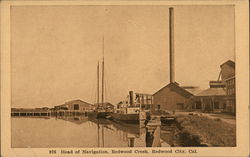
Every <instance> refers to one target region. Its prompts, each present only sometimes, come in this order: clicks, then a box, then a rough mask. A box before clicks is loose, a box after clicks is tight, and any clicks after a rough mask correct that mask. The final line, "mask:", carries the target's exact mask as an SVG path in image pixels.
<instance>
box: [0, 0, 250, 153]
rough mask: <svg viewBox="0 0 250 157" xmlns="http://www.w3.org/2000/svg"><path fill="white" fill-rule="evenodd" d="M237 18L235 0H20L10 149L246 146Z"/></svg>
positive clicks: (14, 18) (12, 13) (13, 44)
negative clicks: (65, 1)
mask: <svg viewBox="0 0 250 157" xmlns="http://www.w3.org/2000/svg"><path fill="white" fill-rule="evenodd" d="M59 4H61V3H59ZM236 25H237V24H236V6H235V5H232V4H228V5H226V4H224V5H213V4H205V5H201V4H199V5H194V4H193V5H185V4H182V5H180V4H178V5H174V4H168V3H165V4H164V5H153V4H152V5H143V4H139V5H138V4H137V5H131V4H129V5H127V4H124V5H117V4H116V5H113V4H112V3H110V4H105V5H101V4H100V5H99V4H97V3H95V5H91V4H89V5H85V4H84V5H11V6H10V7H9V73H8V75H9V81H10V82H9V84H10V85H9V87H10V88H9V93H10V96H9V101H10V103H9V104H10V106H9V110H8V111H7V112H5V114H4V115H6V116H9V122H8V123H9V126H10V128H9V129H10V130H9V133H10V137H9V140H10V143H9V144H10V148H9V149H13V150H15V149H17V148H20V149H25V148H28V149H29V150H32V149H35V148H47V149H48V150H49V151H48V153H49V154H57V155H59V154H63V155H65V154H66V155H69V154H72V153H77V151H75V152H74V150H73V148H86V150H83V153H84V154H95V153H93V151H89V150H87V149H88V148H98V150H99V149H100V148H103V149H102V150H99V152H98V153H99V154H106V155H107V154H110V153H111V154H112V155H114V154H125V155H126V154H131V153H132V152H133V153H140V154H144V153H145V154H147V155H148V154H152V153H156V154H157V153H172V151H173V150H171V149H170V148H175V147H177V148H180V149H181V148H186V147H190V148H194V150H192V151H190V150H189V151H188V153H197V152H196V151H197V150H195V149H196V148H198V149H199V148H204V147H211V148H214V147H216V148H230V149H234V148H237V147H239V145H238V143H239V141H238V140H239V137H238V136H239V134H238V133H237V132H238V129H237V126H238V125H239V119H238V118H237V117H239V116H240V115H241V112H239V111H240V110H241V109H240V108H239V107H243V106H245V107H246V109H247V106H248V105H249V104H248V103H247V102H246V104H242V101H240V100H238V99H242V97H241V98H238V92H239V89H238V88H239V86H238V81H237V80H240V78H238V77H240V76H241V75H239V74H238V73H237V72H239V70H238V71H237V66H238V64H240V63H239V59H238V57H237V54H238V53H245V51H242V52H238V48H237V42H236V41H237V38H236V37H237V31H236ZM240 66H241V65H239V67H240ZM1 80H2V79H1ZM246 85H247V83H246ZM237 86H238V87H237ZM1 91H2V92H3V90H1ZM242 91H243V90H242ZM242 91H241V92H242ZM245 94H247V93H245ZM2 96H3V95H2ZM238 102H241V103H238ZM2 128H3V125H2ZM246 137H248V136H246ZM1 143H2V145H3V141H1ZM133 147H134V148H144V149H145V150H144V149H143V150H144V152H143V151H142V150H140V149H139V150H136V151H134V150H133V149H132V148H133ZM149 147H151V148H152V150H150V151H149V150H148V149H147V148H149ZM161 147H163V148H165V149H163V152H161V150H159V149H158V148H161ZM52 148H55V150H53V149H52ZM59 148H65V150H60V151H58V149H59ZM71 148H72V149H71ZM106 148H108V149H111V151H110V152H109V151H107V150H106ZM117 148H121V149H117ZM123 148H126V149H124V150H123ZM128 148H131V149H128ZM156 148H157V149H156ZM167 148H168V150H167ZM56 149H57V150H56ZM79 151H80V150H79ZM164 151H165V152H164ZM185 151H186V150H183V153H184V152H185ZM59 152H60V153H59ZM149 152H150V153H149ZM180 152H181V150H180ZM98 153H97V154H98ZM173 153H178V152H176V150H175V151H173ZM185 153H186V152H185ZM16 155H17V154H16ZM161 155H162V154H161ZM165 155H166V154H165ZM168 155H171V154H168ZM181 155H183V154H181ZM196 155H197V154H196ZM17 156H18V155H17Z"/></svg>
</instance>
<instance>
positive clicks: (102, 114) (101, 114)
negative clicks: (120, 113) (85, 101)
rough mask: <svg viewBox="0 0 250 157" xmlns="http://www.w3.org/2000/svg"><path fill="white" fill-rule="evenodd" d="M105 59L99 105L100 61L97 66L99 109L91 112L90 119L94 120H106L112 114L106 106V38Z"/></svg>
mask: <svg viewBox="0 0 250 157" xmlns="http://www.w3.org/2000/svg"><path fill="white" fill-rule="evenodd" d="M102 52H103V59H102V80H101V82H102V84H101V87H102V88H101V103H99V61H98V64H97V107H96V108H95V109H94V110H93V112H89V113H88V116H89V117H94V118H106V117H107V116H109V115H110V114H111V111H110V110H109V108H107V107H105V105H104V38H103V48H102Z"/></svg>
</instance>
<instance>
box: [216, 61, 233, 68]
mask: <svg viewBox="0 0 250 157" xmlns="http://www.w3.org/2000/svg"><path fill="white" fill-rule="evenodd" d="M226 64H227V65H229V66H231V67H233V68H235V62H234V61H231V60H228V61H226V62H225V63H223V64H221V65H220V67H222V66H223V65H226Z"/></svg>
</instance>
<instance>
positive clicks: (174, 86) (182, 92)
mask: <svg viewBox="0 0 250 157" xmlns="http://www.w3.org/2000/svg"><path fill="white" fill-rule="evenodd" d="M165 88H170V90H172V91H175V92H177V93H178V94H180V95H182V96H184V97H187V98H189V97H190V96H192V95H193V94H192V93H190V92H189V91H187V90H185V89H184V88H182V87H180V86H179V84H178V83H177V82H174V83H169V84H168V85H166V86H164V87H163V88H161V89H160V90H158V91H157V92H156V93H154V94H153V95H155V94H157V93H159V92H161V91H162V90H163V89H165Z"/></svg>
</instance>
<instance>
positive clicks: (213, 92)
mask: <svg viewBox="0 0 250 157" xmlns="http://www.w3.org/2000/svg"><path fill="white" fill-rule="evenodd" d="M225 95H226V90H225V89H223V88H208V89H205V90H203V91H201V92H200V93H198V94H196V96H225Z"/></svg>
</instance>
